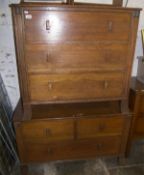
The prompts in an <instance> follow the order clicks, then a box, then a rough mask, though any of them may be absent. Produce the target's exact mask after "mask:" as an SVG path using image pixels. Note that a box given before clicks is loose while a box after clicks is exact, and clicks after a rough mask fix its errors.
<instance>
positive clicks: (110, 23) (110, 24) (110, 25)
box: [108, 21, 113, 32]
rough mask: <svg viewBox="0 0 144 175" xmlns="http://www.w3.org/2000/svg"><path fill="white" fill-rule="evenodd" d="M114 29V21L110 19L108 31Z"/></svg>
mask: <svg viewBox="0 0 144 175" xmlns="http://www.w3.org/2000/svg"><path fill="white" fill-rule="evenodd" d="M112 29H113V22H112V21H109V22H108V31H109V32H111V31H112Z"/></svg>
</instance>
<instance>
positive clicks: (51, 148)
mask: <svg viewBox="0 0 144 175" xmlns="http://www.w3.org/2000/svg"><path fill="white" fill-rule="evenodd" d="M127 118H128V117H126V116H122V115H121V116H119V115H118V116H111V117H107V116H106V117H75V118H62V119H61V118H60V119H47V120H31V121H25V122H22V123H20V124H18V125H15V126H17V127H16V135H17V143H18V149H19V154H20V158H21V161H22V162H23V163H28V162H45V161H48V160H64V159H80V158H87V157H95V156H102V155H120V154H122V147H123V146H124V144H125V143H124V142H123V139H124V138H125V135H126V131H125V127H126V126H128V125H127V124H128V123H127V122H128V120H126V119H127ZM122 144H123V146H122Z"/></svg>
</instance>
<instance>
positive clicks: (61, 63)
mask: <svg viewBox="0 0 144 175" xmlns="http://www.w3.org/2000/svg"><path fill="white" fill-rule="evenodd" d="M127 47H128V46H127V44H118V43H101V44H100V43H88V44H83V43H80V44H49V45H36V46H33V45H29V46H27V49H26V50H27V51H26V62H27V65H28V71H29V72H60V71H63V72H68V71H73V72H74V71H75V72H76V71H79V72H80V71H84V70H88V71H90V70H124V69H125V68H126V67H127Z"/></svg>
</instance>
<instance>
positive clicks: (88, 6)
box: [10, 2, 142, 11]
mask: <svg viewBox="0 0 144 175" xmlns="http://www.w3.org/2000/svg"><path fill="white" fill-rule="evenodd" d="M10 7H22V8H31V7H32V8H34V7H43V8H47V7H55V8H64V9H71V8H72V9H85V8H86V9H87V10H90V9H95V10H96V9H98V10H107V9H110V10H114V11H115V10H116V11H117V10H120V11H135V10H136V11H141V10H142V9H141V8H129V7H115V6H112V5H101V4H82V3H81V4H74V5H68V4H65V3H29V2H27V3H20V4H11V5H10Z"/></svg>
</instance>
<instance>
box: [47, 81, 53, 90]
mask: <svg viewBox="0 0 144 175" xmlns="http://www.w3.org/2000/svg"><path fill="white" fill-rule="evenodd" d="M52 88H53V83H52V82H51V81H49V82H48V90H52Z"/></svg>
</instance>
